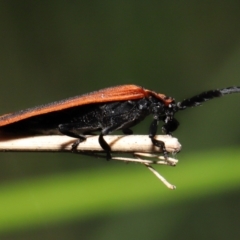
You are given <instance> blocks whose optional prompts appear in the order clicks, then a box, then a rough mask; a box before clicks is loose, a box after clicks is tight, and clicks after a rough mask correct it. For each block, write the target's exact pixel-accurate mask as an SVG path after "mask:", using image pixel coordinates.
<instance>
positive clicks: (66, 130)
mask: <svg viewBox="0 0 240 240" xmlns="http://www.w3.org/2000/svg"><path fill="white" fill-rule="evenodd" d="M72 128H73V126H72V125H70V124H60V125H59V126H58V130H59V131H60V132H61V133H62V134H63V135H67V136H69V137H73V138H77V140H76V141H75V142H74V143H73V144H72V151H75V150H76V148H77V146H78V145H79V143H81V142H83V141H85V140H86V137H85V136H84V135H83V134H77V133H75V132H73V131H71V130H72Z"/></svg>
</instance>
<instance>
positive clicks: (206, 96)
mask: <svg viewBox="0 0 240 240" xmlns="http://www.w3.org/2000/svg"><path fill="white" fill-rule="evenodd" d="M231 93H240V87H228V88H223V89H220V90H219V89H217V90H210V91H207V92H203V93H201V94H199V95H196V96H193V97H191V98H187V99H185V100H183V101H182V102H178V103H177V107H178V110H184V109H185V108H188V107H196V106H199V105H201V103H203V102H206V101H208V100H211V99H213V98H217V97H221V96H224V95H226V94H231Z"/></svg>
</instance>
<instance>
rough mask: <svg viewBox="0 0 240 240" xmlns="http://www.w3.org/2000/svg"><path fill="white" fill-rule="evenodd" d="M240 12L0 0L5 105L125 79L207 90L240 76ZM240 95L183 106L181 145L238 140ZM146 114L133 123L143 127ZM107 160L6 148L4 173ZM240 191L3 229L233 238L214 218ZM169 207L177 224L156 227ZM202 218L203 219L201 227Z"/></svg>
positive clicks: (198, 5) (237, 81) (59, 234)
mask: <svg viewBox="0 0 240 240" xmlns="http://www.w3.org/2000/svg"><path fill="white" fill-rule="evenodd" d="M239 12H240V2H239V1H148V2H146V1H0V29H1V38H0V53H1V54H0V63H1V65H0V66H1V67H0V69H1V71H0V79H1V88H0V112H1V114H4V113H6V112H10V111H15V110H19V109H24V108H27V107H31V106H35V105H38V104H43V103H48V102H51V101H55V100H58V99H63V98H66V97H70V96H74V95H78V94H83V93H86V92H90V91H93V90H97V89H100V88H104V87H107V86H114V85H119V84H128V83H133V84H137V85H140V86H144V87H145V88H148V89H152V90H154V91H157V92H160V93H165V94H166V95H169V96H173V97H174V98H176V100H182V99H184V98H186V97H190V96H192V95H195V94H197V93H200V92H202V91H204V90H209V89H215V88H223V87H227V86H232V85H240V77H239V76H240V67H239V66H240V30H239V29H240V14H239ZM239 102H240V101H239V96H237V95H235V96H227V97H225V98H222V99H218V100H215V101H212V102H208V103H206V104H204V106H203V107H199V108H193V109H189V110H186V111H184V112H181V113H178V115H177V116H176V117H177V119H178V120H179V121H180V122H181V126H180V128H179V130H178V131H176V133H175V136H177V137H178V139H179V140H180V142H181V144H182V145H183V152H184V153H185V154H186V153H194V152H197V151H198V152H200V151H202V152H203V151H207V150H210V149H223V148H225V147H227V146H238V145H239V143H240V137H239V136H240V128H239V118H240V114H239ZM150 120H151V118H149V119H148V120H146V121H145V122H144V123H142V124H140V125H139V126H138V127H136V128H135V132H137V133H141V134H146V133H147V132H148V126H149V122H150ZM184 153H183V155H182V158H181V161H184V159H183V156H184ZM180 157H181V155H179V158H180ZM105 167H108V168H109V171H110V169H114V167H116V166H114V165H113V164H112V165H110V166H109V164H108V163H106V162H102V161H94V160H92V159H91V160H90V158H83V157H79V156H75V155H70V154H69V155H66V154H64V155H62V154H54V155H53V154H27V153H25V154H23V153H21V154H19V153H16V154H13V153H11V154H10V153H1V154H0V181H1V182H2V184H8V183H12V182H15V181H16V182H17V181H21V180H23V179H29V181H30V179H31V178H35V177H44V176H46V177H47V176H49V175H52V174H55V173H63V174H64V173H65V172H67V173H69V172H71V171H72V170H76V169H79V170H82V171H88V170H90V169H99V170H101V169H102V168H105ZM213 171H214V169H213ZM175 174H177V172H176V170H175ZM201 174H202V173H201ZM107 177H108V176H106V178H107ZM179 177H180V176H179ZM109 181H110V179H109ZM126 187H127V186H123V188H126ZM179 191H180V190H179ZM104 194H109V195H111V192H110V191H109V193H106V192H105V193H104ZM0 195H1V193H0ZM172 197H173V198H174V195H173V196H172ZM239 198H240V188H238V189H235V191H230V192H229V193H228V194H227V193H224V195H221V196H220V195H217V196H212V197H211V198H209V199H208V198H206V199H203V200H202V201H200V202H199V201H198V202H196V201H195V200H194V199H192V200H191V199H189V202H188V203H187V204H186V203H179V205H177V206H175V207H173V206H167V207H165V208H164V207H159V208H157V206H156V205H154V207H151V205H149V206H148V207H147V208H144V209H140V210H138V211H126V212H125V213H121V214H119V213H118V214H114V213H113V214H109V213H108V214H106V215H103V216H100V217H99V216H98V217H88V218H86V220H85V221H82V220H81V221H79V220H78V219H77V218H76V219H74V220H72V221H70V222H69V221H68V222H67V223H64V222H63V223H61V225H60V226H59V225H56V224H55V225H52V226H51V224H50V225H49V226H48V227H43V228H40V227H39V228H36V229H29V230H25V231H22V232H21V233H18V232H16V233H9V235H8V234H7V235H4V237H6V239H38V238H37V237H39V239H54V238H55V239H75V238H76V239H79V238H80V239H113V238H114V239H123V238H124V239H133V238H136V237H138V239H141V237H142V239H146V238H148V239H157V236H159V237H160V236H161V237H164V239H175V238H178V239H192V238H194V239H202V238H203V237H204V238H206V237H211V238H213V239H216V238H218V239H220V237H222V239H226V236H229V234H230V232H231V234H232V235H231V236H232V237H231V239H234V238H235V237H236V238H235V239H237V234H238V233H239V234H240V232H238V230H237V229H234V230H236V232H234V231H233V229H231V231H230V230H229V229H227V227H226V231H223V232H221V235H220V236H219V234H218V233H219V232H218V230H217V227H218V224H220V223H218V222H216V220H217V219H218V220H220V219H225V220H226V222H225V221H224V222H221V223H222V224H223V225H226V223H227V219H228V218H231V216H232V215H231V216H230V214H229V212H231V211H232V212H233V213H235V215H234V214H233V215H234V216H236V217H237V212H235V211H234V209H233V208H231V209H229V211H228V209H227V207H228V204H226V203H227V202H231V206H232V207H233V206H234V207H236V208H238V209H239V205H237V204H238V202H239ZM219 199H221V202H220V203H218V204H216V202H218V201H220V200H219ZM79 201H80V200H79ZM16 204H17V199H16ZM235 205H236V206H235ZM207 206H211V211H212V215H211V216H215V217H216V215H215V213H219V216H220V217H216V218H213V221H215V222H216V225H214V226H212V227H211V228H210V229H211V230H209V229H208V231H209V232H208V233H207V232H205V231H204V228H205V227H206V226H205V225H204V220H203V217H204V216H205V217H206V215H207V213H209V211H210V210H209V209H208V207H207ZM39 207H40V208H41V206H39ZM238 209H236V211H237V210H238ZM221 211H222V212H221ZM220 212H221V213H220ZM238 213H239V212H238ZM0 214H1V212H0ZM169 214H172V215H170V216H169ZM167 215H168V217H169V218H171V217H172V218H174V219H178V220H179V222H178V224H177V223H176V225H174V229H172V228H171V226H168V225H167V224H165V225H164V229H161V226H159V227H156V228H153V229H152V231H149V228H151V226H152V224H154V223H156V222H161V221H163V219H162V218H161V216H164V217H166V216H167ZM140 219H144V221H143V222H141V221H140ZM209 219H211V217H209ZM167 220H168V219H167ZM235 220H236V221H239V218H238V219H235ZM221 221H223V220H221ZM176 222H177V220H176ZM132 223H134V225H133V226H131V224H132ZM138 223H139V225H138ZM210 223H211V220H209V222H208V224H210ZM145 224H146V225H145ZM211 224H212V223H211ZM106 226H108V227H106ZM145 226H146V229H145ZM167 226H168V228H166V227H167ZM198 226H200V227H201V228H203V229H202V230H199V231H200V232H201V234H200V233H199V232H198V230H197V229H198ZM107 229H113V230H114V229H115V230H116V231H111V233H110V232H108V230H107ZM126 229H127V230H126ZM144 229H145V231H144ZM94 230H96V231H97V232H98V234H97V236H98V237H96V235H94V234H93V232H94ZM125 230H126V231H125ZM139 230H141V231H140V232H139ZM121 233H122V234H123V235H122V236H121ZM120 236H121V237H120Z"/></svg>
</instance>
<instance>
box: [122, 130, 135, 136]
mask: <svg viewBox="0 0 240 240" xmlns="http://www.w3.org/2000/svg"><path fill="white" fill-rule="evenodd" d="M122 132H123V133H124V134H126V135H131V134H133V131H132V130H131V129H130V128H123V129H122Z"/></svg>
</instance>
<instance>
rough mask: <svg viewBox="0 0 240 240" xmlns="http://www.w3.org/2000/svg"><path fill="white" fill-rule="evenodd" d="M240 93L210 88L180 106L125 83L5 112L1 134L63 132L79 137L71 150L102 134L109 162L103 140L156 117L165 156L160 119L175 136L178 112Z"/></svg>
mask: <svg viewBox="0 0 240 240" xmlns="http://www.w3.org/2000/svg"><path fill="white" fill-rule="evenodd" d="M239 92H240V87H229V88H224V89H220V90H210V91H207V92H203V93H201V94H199V95H196V96H193V97H191V98H188V99H185V100H183V101H182V102H175V100H174V98H171V97H167V96H165V95H164V94H160V93H156V92H154V91H151V90H148V89H145V88H142V87H139V86H136V85H122V86H116V87H110V88H105V89H102V90H99V91H95V92H91V93H88V94H84V95H80V96H76V97H72V98H68V99H65V100H61V101H56V102H53V103H50V104H45V105H41V106H37V107H33V108H28V109H26V110H21V111H18V112H15V113H9V114H5V115H3V116H0V130H1V131H5V132H12V133H17V132H18V133H19V132H20V133H23V134H29V133H37V134H41V135H42V134H44V135H47V134H53V133H54V134H64V135H67V136H70V137H73V138H76V139H77V140H76V142H75V143H74V144H73V147H72V148H73V149H75V148H76V147H77V145H78V144H79V143H81V142H82V141H84V140H86V137H85V135H86V134H93V133H94V132H96V131H100V134H99V144H100V145H101V147H102V148H103V149H104V150H105V151H106V153H107V158H108V159H109V158H111V154H110V152H111V148H110V146H109V145H108V144H107V142H106V141H105V140H104V137H103V136H104V135H108V134H110V133H111V132H113V131H115V130H122V132H123V133H124V134H131V133H132V130H131V129H130V128H131V127H133V126H135V125H136V124H138V123H139V122H141V121H142V120H143V119H144V118H145V117H146V116H148V115H149V114H152V115H153V121H152V123H151V125H150V128H149V137H150V138H151V140H152V143H153V144H154V145H155V146H157V147H160V148H162V150H163V153H164V156H165V158H167V152H166V149H165V146H164V143H163V142H162V141H158V140H156V139H155V138H154V136H155V135H156V133H157V128H158V124H159V121H163V122H164V125H163V126H162V131H163V133H165V134H171V133H172V132H174V131H175V130H176V129H177V127H178V125H179V123H178V121H177V120H176V119H175V118H174V114H175V113H176V112H178V111H180V110H184V109H186V108H188V107H195V106H198V105H200V104H201V103H203V102H205V101H208V100H210V99H213V98H216V97H221V96H224V95H226V94H230V93H239Z"/></svg>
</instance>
